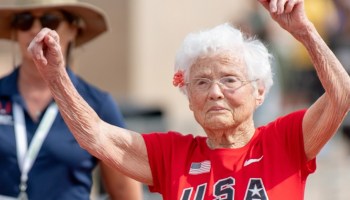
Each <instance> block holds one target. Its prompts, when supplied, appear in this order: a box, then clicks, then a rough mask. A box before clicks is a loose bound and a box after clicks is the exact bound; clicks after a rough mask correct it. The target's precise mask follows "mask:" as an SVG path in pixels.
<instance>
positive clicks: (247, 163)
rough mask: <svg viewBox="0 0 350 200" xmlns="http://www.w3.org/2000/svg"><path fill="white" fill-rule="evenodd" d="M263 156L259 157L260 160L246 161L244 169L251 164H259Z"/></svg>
mask: <svg viewBox="0 0 350 200" xmlns="http://www.w3.org/2000/svg"><path fill="white" fill-rule="evenodd" d="M263 157H264V156H261V157H260V158H252V159H249V160H246V161H245V162H244V164H243V166H244V167H246V166H248V165H250V164H252V163H256V162H260V160H261V159H262V158H263Z"/></svg>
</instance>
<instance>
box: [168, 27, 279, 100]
mask: <svg viewBox="0 0 350 200" xmlns="http://www.w3.org/2000/svg"><path fill="white" fill-rule="evenodd" d="M224 52H231V53H233V54H236V55H242V56H243V59H244V61H245V63H246V66H247V73H248V74H247V75H248V78H249V79H250V80H255V79H259V81H258V84H259V87H263V88H265V94H266V93H267V92H268V91H269V89H270V87H271V86H272V83H273V81H272V71H271V63H270V61H271V58H272V56H271V55H270V54H269V52H268V50H267V48H266V47H265V46H264V44H263V43H262V42H261V41H259V40H258V39H256V38H246V37H244V35H243V33H242V32H241V31H240V30H238V29H236V28H234V27H232V26H231V25H230V24H228V23H225V24H222V25H219V26H216V27H214V28H212V29H209V30H204V31H200V32H197V33H190V34H188V35H187V37H186V38H185V39H184V41H183V43H182V45H181V47H180V49H179V51H178V52H177V54H176V58H175V72H177V71H178V70H181V71H183V72H184V78H185V82H188V78H189V71H190V67H191V66H192V65H193V64H194V63H195V62H196V60H197V59H198V58H203V57H208V56H213V55H217V54H220V53H224ZM180 90H181V91H182V92H183V93H184V94H187V93H186V89H185V87H180Z"/></svg>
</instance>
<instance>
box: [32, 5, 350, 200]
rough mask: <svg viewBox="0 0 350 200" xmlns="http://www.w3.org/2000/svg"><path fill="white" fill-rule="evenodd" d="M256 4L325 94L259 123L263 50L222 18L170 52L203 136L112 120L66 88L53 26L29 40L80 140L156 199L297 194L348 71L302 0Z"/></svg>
mask: <svg viewBox="0 0 350 200" xmlns="http://www.w3.org/2000/svg"><path fill="white" fill-rule="evenodd" d="M260 3H261V4H262V5H263V6H264V7H265V8H266V9H267V10H268V11H269V12H270V14H271V16H272V18H273V19H274V20H275V21H276V22H278V23H279V24H280V26H281V27H283V28H284V29H285V30H287V31H288V32H289V33H291V34H292V35H293V36H294V38H295V39H297V40H298V41H300V42H301V43H302V44H303V45H304V46H305V47H306V49H307V50H308V52H309V54H310V57H311V59H312V61H313V63H314V66H315V69H316V71H317V73H318V75H319V78H320V80H321V82H322V84H323V87H324V89H325V93H324V95H323V96H321V97H320V98H319V99H318V100H317V101H316V102H315V103H314V104H313V105H312V106H311V107H310V108H308V109H305V110H300V111H296V112H293V113H290V114H288V115H286V116H282V117H280V118H278V119H276V120H275V121H273V122H271V123H269V124H268V125H266V126H262V127H259V128H255V126H254V121H253V113H254V111H255V109H256V108H257V107H258V106H259V105H260V104H261V103H262V102H263V100H264V96H265V94H266V93H267V91H268V88H269V87H270V86H271V84H272V83H271V72H270V64H269V57H270V56H269V54H268V52H267V50H266V48H265V47H264V46H263V45H262V44H261V43H260V42H259V41H257V40H254V39H245V38H244V37H243V35H242V34H241V33H240V32H239V31H238V30H236V29H234V28H232V27H230V26H228V25H221V26H218V27H216V28H214V29H211V30H207V31H203V32H199V33H195V34H190V35H189V36H188V37H187V38H186V39H185V41H184V44H183V46H182V48H181V50H180V52H179V54H178V56H177V61H176V74H175V77H174V84H175V85H177V86H179V87H180V88H181V90H182V91H184V92H185V93H186V94H187V96H188V100H189V107H190V109H191V110H192V111H193V113H194V116H195V118H196V120H197V121H198V123H199V124H200V125H201V126H202V127H203V129H204V131H205V133H206V135H207V137H199V136H197V137H194V136H192V135H181V134H179V133H176V132H168V133H152V134H145V135H140V134H138V133H135V132H133V131H129V130H126V129H122V128H119V127H115V126H112V125H110V124H108V123H106V122H104V121H102V120H101V119H100V118H99V117H98V116H97V115H96V114H95V112H94V111H93V110H92V109H91V108H90V107H89V106H88V105H87V104H86V102H85V101H84V100H83V99H82V98H81V97H80V96H79V94H78V93H77V92H76V90H75V89H74V86H73V85H72V83H71V81H70V79H69V77H68V76H67V74H66V71H65V69H64V61H63V59H62V55H61V52H60V51H59V48H60V46H59V43H58V41H59V37H58V35H57V34H56V33H55V32H54V31H51V30H49V29H43V30H42V31H41V32H40V33H39V34H38V35H37V36H36V38H35V39H34V40H33V42H32V43H31V46H30V47H29V49H30V52H31V53H32V54H33V58H34V60H35V63H36V65H37V67H38V69H39V71H40V72H41V74H42V76H43V77H44V79H45V80H46V81H47V83H48V85H49V87H50V88H51V91H52V93H53V96H54V98H55V100H56V101H57V104H58V106H59V108H60V111H61V113H62V115H63V116H64V119H65V120H66V122H67V124H68V125H69V127H70V129H71V130H72V132H73V133H74V136H75V137H76V139H77V140H78V141H79V143H80V145H81V146H82V147H83V148H85V149H87V150H88V151H89V152H91V153H92V154H93V155H95V156H96V157H98V158H100V159H101V160H104V161H106V162H108V163H109V164H110V165H111V166H113V167H114V168H116V169H118V170H120V171H121V172H122V173H124V174H126V175H128V176H130V177H132V178H135V179H136V180H139V181H142V182H144V183H146V184H148V185H149V186H150V189H151V190H152V191H154V192H159V193H161V194H162V195H163V198H164V199H181V200H187V199H196V200H198V199H270V200H272V199H274V200H280V199H291V200H295V199H303V198H304V197H303V196H304V188H305V181H306V179H307V177H308V175H309V174H310V173H312V172H313V171H314V170H315V157H316V155H317V154H318V152H319V151H320V150H321V148H322V147H323V146H324V145H325V143H326V142H327V141H328V140H329V139H330V138H331V137H332V135H333V134H334V133H335V132H336V131H337V129H338V127H339V125H340V123H341V122H342V120H343V118H344V116H345V115H346V113H347V112H348V111H349V108H350V87H348V86H349V85H350V78H349V76H348V75H347V73H346V72H345V70H344V69H343V67H342V65H341V64H340V63H339V61H338V60H337V58H336V57H335V56H334V55H333V53H332V52H331V51H330V50H329V48H328V47H327V45H326V44H325V43H324V41H323V40H322V38H321V37H320V36H319V34H318V33H317V31H316V29H315V28H314V26H313V24H312V23H311V22H310V21H309V20H308V18H307V17H306V15H305V11H304V2H303V1H302V0H294V1H291V0H289V1H285V0H275V1H266V0H260ZM116 133H118V134H116Z"/></svg>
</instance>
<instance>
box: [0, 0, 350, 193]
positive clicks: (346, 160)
mask: <svg viewBox="0 0 350 200" xmlns="http://www.w3.org/2000/svg"><path fill="white" fill-rule="evenodd" d="M0 1H1V3H2V2H4V3H5V4H7V3H11V2H12V1H11V0H0ZM85 1H86V2H89V3H92V4H95V5H97V6H98V7H100V8H102V9H103V10H105V12H106V15H107V17H108V19H109V25H110V30H109V31H108V32H107V33H105V34H103V35H102V36H101V37H98V38H97V39H95V40H94V41H92V42H90V43H89V44H87V45H85V46H83V47H81V48H80V49H77V50H76V51H75V52H74V56H73V57H74V62H73V63H76V64H77V66H80V67H79V68H77V67H74V64H73V68H74V70H75V71H76V72H77V73H78V74H80V75H81V76H82V77H83V78H84V79H86V80H88V81H89V82H91V83H93V84H95V85H97V86H98V87H100V88H101V89H103V90H106V91H108V92H110V93H111V94H112V95H113V96H114V97H115V99H116V100H117V102H118V103H119V105H120V107H121V108H122V111H123V114H124V116H125V119H126V123H127V126H128V128H129V129H132V130H135V131H139V132H143V133H147V132H151V131H166V130H176V131H179V132H182V133H185V134H187V133H192V134H195V135H200V134H203V131H202V130H201V129H200V128H199V126H198V125H197V124H196V122H195V120H194V118H193V116H192V113H191V112H190V110H189V109H188V102H187V99H186V97H185V96H184V95H183V94H182V93H180V92H179V91H178V89H177V88H175V87H173V85H172V77H173V63H174V57H175V54H176V51H177V49H178V47H179V46H180V44H181V42H182V40H183V39H184V37H185V36H186V35H187V34H188V33H189V32H193V31H198V30H201V29H206V28H211V27H213V26H215V25H218V24H222V23H225V22H230V23H232V24H234V25H235V26H236V27H239V28H240V29H242V30H244V31H246V32H247V33H248V34H251V35H253V36H256V37H258V38H260V39H261V40H263V41H264V43H265V44H266V45H267V47H268V48H269V50H270V52H271V53H272V54H273V56H274V57H275V59H274V64H273V71H274V74H275V78H274V82H275V83H274V86H273V87H272V89H271V91H270V93H269V94H268V97H267V99H266V101H265V103H264V104H263V105H262V106H261V107H260V108H259V109H258V110H257V112H256V115H255V120H256V126H259V125H263V124H265V123H267V122H269V121H271V120H273V119H274V118H276V117H277V116H280V115H284V114H286V113H288V112H290V111H293V110H296V109H300V108H305V107H307V106H309V105H310V103H311V102H313V101H314V100H315V99H316V98H318V97H319V96H320V95H321V94H322V93H323V89H322V87H321V86H320V83H319V82H318V79H317V77H316V73H315V71H314V70H313V67H312V64H311V62H310V60H309V58H308V57H307V54H306V51H305V49H304V48H303V47H302V46H300V44H298V43H297V42H295V41H294V39H293V38H291V36H289V35H288V34H287V33H286V32H284V31H283V30H282V29H281V28H279V27H278V26H277V25H276V24H275V23H274V22H273V21H271V20H270V18H269V16H267V14H266V12H265V10H263V9H262V7H261V6H260V5H258V4H257V1H256V0H252V1H241V0H220V1H213V0H191V1H188V0H176V1H170V0H149V1H145V0H113V1H108V0H99V1H97V0H95V1H93V0H85ZM305 4H306V8H307V12H308V16H309V17H310V19H311V20H312V21H313V22H314V24H315V25H316V27H317V28H318V30H319V32H320V33H321V35H322V36H323V38H324V39H325V41H326V42H327V43H328V44H329V46H330V47H331V48H332V49H333V50H334V52H335V53H336V55H337V56H338V57H339V59H340V60H341V62H342V63H343V65H344V66H345V68H347V70H348V72H349V71H350V17H349V16H350V1H349V0H305ZM16 51H17V47H16V46H15V45H13V44H12V43H10V42H5V41H3V40H0V64H1V67H0V76H3V75H5V74H7V73H9V72H10V71H11V70H12V69H13V66H14V64H15V63H16V60H19V59H18V58H16V56H13V55H18V54H16V53H15V52H16ZM344 87H349V86H344ZM348 119H349V117H348ZM348 119H347V120H348ZM348 121H349V120H348ZM349 124H350V122H346V123H344V124H343V126H342V127H341V129H340V130H339V133H337V134H336V136H335V137H334V138H333V139H332V140H331V141H330V142H329V143H328V144H327V146H326V147H325V148H324V150H323V151H322V152H321V153H320V156H319V157H318V159H317V163H318V168H317V170H316V173H315V174H312V175H311V176H310V177H309V180H308V183H307V187H306V197H305V199H307V200H316V199H317V200H349V199H350V190H349V188H350V139H349V138H350V133H349V131H350V130H349ZM97 170H98V169H97ZM276 173H278V172H276ZM95 179H96V181H95V186H94V191H93V194H92V199H101V197H103V194H104V190H103V187H102V186H101V185H100V179H99V177H97V176H96V177H95ZM144 189H145V199H161V198H160V196H159V195H154V194H149V192H148V188H147V187H146V186H145V187H144Z"/></svg>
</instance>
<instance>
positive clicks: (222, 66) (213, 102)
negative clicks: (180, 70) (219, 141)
mask: <svg viewBox="0 0 350 200" xmlns="http://www.w3.org/2000/svg"><path fill="white" fill-rule="evenodd" d="M223 77H229V79H228V81H227V80H225V78H223ZM198 78H206V79H207V80H208V79H209V80H216V81H214V82H213V83H211V84H210V86H209V87H208V89H206V90H203V88H200V85H201V84H202V83H198V82H196V83H194V80H198ZM218 80H221V83H219V81H218ZM231 80H240V83H241V85H240V87H237V85H236V86H235V87H232V88H229V87H226V86H225V84H226V85H228V86H231V85H230V84H231V83H230V81H231ZM254 82H255V81H249V80H248V79H247V70H246V64H245V62H244V60H243V59H242V58H240V57H237V56H233V55H232V54H221V55H217V56H213V57H207V58H202V59H199V60H197V62H196V63H194V65H192V67H191V69H190V74H189V83H190V84H187V91H188V97H189V106H190V109H191V110H192V111H193V113H194V116H195V118H196V120H197V121H198V123H199V124H200V125H201V126H202V127H203V128H204V129H227V128H230V127H236V126H239V125H240V124H242V123H244V122H247V121H249V120H252V118H253V112H254V110H255V108H256V107H257V106H258V104H260V103H261V102H260V101H261V95H259V94H258V92H257V91H256V89H255V87H253V85H252V83H254ZM222 83H225V84H222ZM194 84H197V86H196V85H194Z"/></svg>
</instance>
